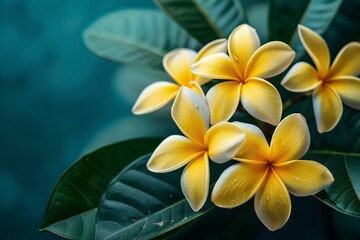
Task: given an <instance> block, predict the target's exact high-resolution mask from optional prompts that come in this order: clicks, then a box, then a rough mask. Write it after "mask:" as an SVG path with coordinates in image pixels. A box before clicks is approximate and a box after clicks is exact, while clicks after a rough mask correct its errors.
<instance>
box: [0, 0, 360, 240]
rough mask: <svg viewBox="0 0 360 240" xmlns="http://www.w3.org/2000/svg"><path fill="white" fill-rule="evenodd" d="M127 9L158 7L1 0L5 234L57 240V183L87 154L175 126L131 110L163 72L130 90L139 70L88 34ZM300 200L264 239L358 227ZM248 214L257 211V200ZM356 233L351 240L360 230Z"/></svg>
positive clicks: (261, 11)
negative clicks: (100, 53)
mask: <svg viewBox="0 0 360 240" xmlns="http://www.w3.org/2000/svg"><path fill="white" fill-rule="evenodd" d="M246 2H247V1H246ZM255 2H258V1H255ZM246 5H247V6H249V8H250V6H251V5H250V4H246ZM129 7H150V8H154V7H155V5H154V4H153V2H152V1H150V0H143V1H142V0H122V1H119V0H106V1H95V0H86V1H85V0H78V1H70V0H62V1H59V0H57V1H55V0H46V1H39V0H38V1H35V0H0V62H1V64H0V119H1V123H2V124H0V141H1V144H0V191H1V192H0V216H1V219H0V221H1V222H0V228H1V231H0V239H58V238H57V237H56V236H55V235H52V234H49V233H40V232H38V227H39V225H40V222H41V219H42V216H43V214H44V211H45V208H46V204H47V201H48V199H49V197H50V194H51V190H52V188H53V187H54V185H55V183H56V181H57V180H58V179H59V177H60V176H61V174H62V173H63V172H64V171H65V170H66V169H67V168H68V167H69V166H70V165H71V164H72V163H73V162H74V161H75V160H76V159H78V158H79V156H81V155H82V154H83V153H85V152H88V151H91V150H93V149H95V148H97V147H99V146H102V145H105V144H107V143H110V142H113V141H116V140H121V139H124V138H131V137H136V136H140V135H142V136H144V135H158V134H159V133H160V134H161V133H162V132H171V131H173V126H163V125H162V124H161V121H157V120H158V119H159V118H161V117H162V116H163V115H161V113H160V114H159V115H157V116H156V117H155V118H154V117H152V116H150V117H147V116H146V117H134V116H132V115H131V106H132V103H133V101H134V100H135V99H136V96H137V95H138V93H139V91H140V90H141V89H142V88H143V87H144V86H145V85H146V84H147V83H149V82H151V81H154V80H156V79H145V78H146V77H145V76H146V71H144V74H143V75H144V79H143V80H144V81H145V83H139V85H137V86H135V88H134V89H129V90H125V91H124V88H123V87H124V85H126V83H127V81H133V80H134V78H135V77H134V75H133V71H131V69H130V70H129V69H128V68H127V69H121V68H120V69H119V66H120V65H119V64H117V63H113V62H110V61H108V60H105V59H102V58H99V57H97V56H95V55H94V54H92V53H91V52H90V51H89V50H87V49H86V47H85V45H84V43H83V41H82V31H83V30H84V28H86V27H87V26H88V25H89V24H90V23H91V22H93V21H94V20H95V19H97V18H98V17H100V16H102V15H104V14H105V13H108V12H111V11H114V10H117V9H121V8H129ZM249 10H251V11H252V10H253V9H249ZM256 11H258V14H255V15H252V16H259V18H258V17H255V18H254V19H253V21H254V24H255V25H257V27H259V28H263V30H262V31H260V32H266V24H264V22H261V21H262V20H263V19H266V17H267V16H266V9H265V8H264V5H259V6H258V7H257V9H256ZM256 21H257V22H258V24H257V23H256ZM259 22H261V23H260V24H259ZM160 75H161V74H160ZM137 77H138V75H137ZM120 79H122V80H124V81H120ZM146 81H147V83H146ZM145 122H146V125H145V124H143V123H145ZM134 126H136V127H137V128H136V129H135V128H134ZM300 200H301V204H300V205H296V204H298V202H300V201H299V200H298V199H295V200H294V209H293V212H292V216H291V219H290V221H289V223H288V226H287V227H285V228H284V230H281V231H279V232H277V233H276V234H275V235H272V234H270V233H269V232H268V231H267V230H265V228H264V227H261V225H259V226H260V227H261V229H262V232H259V233H258V234H256V235H257V238H258V239H265V238H266V239H279V238H280V239H281V238H282V237H283V238H284V239H286V238H287V237H286V236H289V235H288V234H289V232H295V233H296V234H295V235H294V238H293V239H297V237H299V236H300V237H301V238H302V237H306V236H308V235H307V234H310V233H313V234H312V235H311V236H312V237H316V238H317V239H328V238H332V239H337V236H338V235H337V233H336V232H337V231H338V230H339V229H343V230H344V229H345V230H346V229H347V228H349V226H350V227H351V226H353V227H351V228H350V229H354V228H355V227H354V226H356V225H357V226H360V222H359V221H358V220H354V219H353V218H350V217H347V216H343V215H340V214H337V213H336V212H335V211H333V210H330V209H329V208H327V207H324V205H323V204H322V203H320V202H319V201H317V200H316V199H315V198H312V197H309V198H306V199H300ZM314 209H316V211H313V210H314ZM219 214H221V213H219ZM249 214H250V215H251V216H250V217H252V218H255V213H254V212H253V209H252V206H251V209H250V211H249ZM332 220H334V221H332ZM255 222H258V221H255ZM300 225H301V227H305V228H304V229H306V231H304V229H302V228H300ZM205 226H206V225H205ZM351 231H352V230H351ZM351 231H350V233H348V232H347V234H349V237H352V236H355V235H353V233H352V232H351ZM357 234H359V233H357ZM252 236H254V235H252ZM301 238H299V239H301ZM346 239H350V238H346Z"/></svg>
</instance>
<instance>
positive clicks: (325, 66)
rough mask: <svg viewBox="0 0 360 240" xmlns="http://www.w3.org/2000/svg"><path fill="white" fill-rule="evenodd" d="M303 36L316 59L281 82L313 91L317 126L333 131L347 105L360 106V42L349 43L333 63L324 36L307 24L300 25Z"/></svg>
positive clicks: (291, 88) (298, 89) (290, 87)
mask: <svg viewBox="0 0 360 240" xmlns="http://www.w3.org/2000/svg"><path fill="white" fill-rule="evenodd" d="M298 33H299V36H300V40H301V42H302V44H303V45H304V47H305V50H306V51H307V52H308V54H309V55H310V57H311V59H312V60H313V62H314V63H315V66H316V69H314V68H313V67H312V66H311V65H310V64H308V63H306V62H299V63H297V64H295V65H294V66H293V67H292V68H291V69H290V71H289V72H288V73H287V75H286V76H285V77H284V79H283V80H282V82H281V84H282V85H283V86H284V87H285V88H286V89H287V90H289V91H292V92H307V91H310V90H314V91H313V96H312V97H313V105H314V113H315V119H316V125H317V129H318V131H319V132H320V133H323V132H328V131H331V130H332V129H333V128H334V127H335V126H336V125H337V123H338V122H339V120H340V118H341V115H342V112H343V105H342V102H344V104H346V105H348V106H349V107H352V108H355V109H358V110H360V79H359V78H358V77H356V76H357V75H359V73H360V43H359V42H351V43H349V44H347V45H345V46H344V47H343V48H342V49H341V51H340V52H339V53H338V55H337V56H336V58H335V60H334V62H333V63H332V65H331V67H329V65H330V53H329V48H328V46H327V44H326V42H325V41H324V39H323V38H322V37H321V36H320V35H318V34H317V33H316V32H314V31H312V30H311V29H309V28H307V27H305V26H301V25H299V26H298Z"/></svg>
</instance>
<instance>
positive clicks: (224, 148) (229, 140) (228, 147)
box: [205, 122, 245, 163]
mask: <svg viewBox="0 0 360 240" xmlns="http://www.w3.org/2000/svg"><path fill="white" fill-rule="evenodd" d="M244 142H245V134H244V132H243V131H242V130H241V129H240V128H239V127H238V126H236V125H235V124H232V123H228V122H223V123H219V124H216V125H214V126H212V127H211V128H210V129H209V130H208V131H207V133H206V135H205V145H206V146H208V153H209V157H210V159H211V160H212V161H214V162H216V163H224V162H226V161H229V160H230V159H232V158H233V157H234V155H235V154H236V153H237V152H238V150H239V148H240V147H241V146H242V145H243V144H244Z"/></svg>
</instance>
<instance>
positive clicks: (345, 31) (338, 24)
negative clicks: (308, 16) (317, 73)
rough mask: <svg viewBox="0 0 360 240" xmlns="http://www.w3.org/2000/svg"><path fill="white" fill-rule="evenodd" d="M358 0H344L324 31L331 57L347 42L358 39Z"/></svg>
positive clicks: (359, 28) (359, 30)
mask: <svg viewBox="0 0 360 240" xmlns="http://www.w3.org/2000/svg"><path fill="white" fill-rule="evenodd" d="M354 9H360V1H359V0H344V2H343V4H342V5H341V7H340V9H339V12H338V14H337V15H336V16H335V19H334V20H333V22H332V23H331V25H330V27H329V29H328V30H327V31H326V33H325V39H326V40H327V43H328V45H329V47H330V50H331V52H332V53H333V54H332V57H335V54H336V53H337V52H338V51H339V50H340V49H341V48H342V47H343V46H344V45H345V44H347V43H348V42H351V41H359V40H360V14H359V13H358V11H354Z"/></svg>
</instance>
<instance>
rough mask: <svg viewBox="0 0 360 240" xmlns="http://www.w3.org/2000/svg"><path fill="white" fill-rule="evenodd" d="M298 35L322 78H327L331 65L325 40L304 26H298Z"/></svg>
mask: <svg viewBox="0 0 360 240" xmlns="http://www.w3.org/2000/svg"><path fill="white" fill-rule="evenodd" d="M298 34H299V37H300V40H301V42H302V44H303V46H304V47H305V49H306V51H307V53H308V54H309V55H310V57H311V59H312V60H313V62H314V64H315V66H316V68H317V70H318V72H319V74H320V77H321V78H323V77H325V76H326V73H327V71H328V69H329V64H330V53H329V48H328V46H327V44H326V42H325V40H324V39H323V38H322V37H321V36H320V35H319V34H317V33H316V32H314V31H313V30H311V29H310V28H307V27H305V26H302V25H298Z"/></svg>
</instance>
